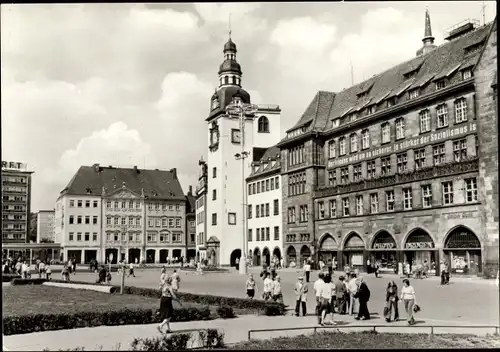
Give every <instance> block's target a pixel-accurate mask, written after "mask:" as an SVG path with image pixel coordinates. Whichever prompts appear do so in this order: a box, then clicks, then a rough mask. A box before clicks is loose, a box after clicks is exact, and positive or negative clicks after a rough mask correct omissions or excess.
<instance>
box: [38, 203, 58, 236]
mask: <svg viewBox="0 0 500 352" xmlns="http://www.w3.org/2000/svg"><path fill="white" fill-rule="evenodd" d="M54 219H55V210H40V211H39V212H38V213H37V222H36V227H37V229H36V243H54V242H55V240H56V236H55V221H54Z"/></svg>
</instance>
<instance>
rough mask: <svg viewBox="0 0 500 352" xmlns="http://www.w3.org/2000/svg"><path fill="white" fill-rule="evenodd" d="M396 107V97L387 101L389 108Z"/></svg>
mask: <svg viewBox="0 0 500 352" xmlns="http://www.w3.org/2000/svg"><path fill="white" fill-rule="evenodd" d="M394 105H396V97H392V98H389V99H387V107H388V108H390V107H391V106H394Z"/></svg>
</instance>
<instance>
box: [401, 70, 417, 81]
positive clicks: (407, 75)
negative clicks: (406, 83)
mask: <svg viewBox="0 0 500 352" xmlns="http://www.w3.org/2000/svg"><path fill="white" fill-rule="evenodd" d="M417 72H418V70H413V71H410V72H407V73H405V74H404V78H405V79H410V78H412V77H415V76H416V74H417Z"/></svg>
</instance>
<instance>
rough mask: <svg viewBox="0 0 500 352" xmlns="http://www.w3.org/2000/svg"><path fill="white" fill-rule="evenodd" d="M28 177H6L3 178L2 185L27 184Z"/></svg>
mask: <svg viewBox="0 0 500 352" xmlns="http://www.w3.org/2000/svg"><path fill="white" fill-rule="evenodd" d="M27 180H28V178H27V177H22V176H4V177H2V183H26V181H27Z"/></svg>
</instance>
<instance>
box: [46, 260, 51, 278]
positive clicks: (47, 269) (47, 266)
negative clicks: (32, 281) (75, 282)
mask: <svg viewBox="0 0 500 352" xmlns="http://www.w3.org/2000/svg"><path fill="white" fill-rule="evenodd" d="M51 274H52V269H51V268H50V264H49V263H47V265H46V266H45V278H46V279H47V281H49V280H50V276H51Z"/></svg>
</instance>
